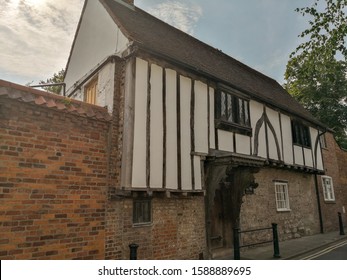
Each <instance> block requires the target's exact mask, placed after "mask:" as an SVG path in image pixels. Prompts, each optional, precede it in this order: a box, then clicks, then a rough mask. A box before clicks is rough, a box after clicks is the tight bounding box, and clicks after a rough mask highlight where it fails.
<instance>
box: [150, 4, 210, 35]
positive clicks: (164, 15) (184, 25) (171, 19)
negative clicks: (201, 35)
mask: <svg viewBox="0 0 347 280" xmlns="http://www.w3.org/2000/svg"><path fill="white" fill-rule="evenodd" d="M148 12H149V13H150V14H152V15H153V16H155V17H157V18H159V19H161V20H163V21H165V22H167V23H168V24H170V25H172V26H174V27H176V28H178V29H180V30H182V31H184V32H186V33H188V34H191V35H192V34H194V28H195V24H196V23H197V22H198V21H199V19H200V17H201V16H202V15H203V11H202V8H201V7H200V6H198V5H196V4H189V3H186V2H181V1H167V2H164V3H160V4H157V5H156V6H154V7H151V8H149V9H148Z"/></svg>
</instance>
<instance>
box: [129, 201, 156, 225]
mask: <svg viewBox="0 0 347 280" xmlns="http://www.w3.org/2000/svg"><path fill="white" fill-rule="evenodd" d="M151 212H152V209H151V201H150V200H135V201H134V204H133V223H134V224H147V223H151V221H152V218H151Z"/></svg>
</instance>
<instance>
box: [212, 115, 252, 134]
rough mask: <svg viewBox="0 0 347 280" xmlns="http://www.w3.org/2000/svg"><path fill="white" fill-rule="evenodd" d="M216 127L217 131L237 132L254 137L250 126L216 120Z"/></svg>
mask: <svg viewBox="0 0 347 280" xmlns="http://www.w3.org/2000/svg"><path fill="white" fill-rule="evenodd" d="M215 126H216V128H217V129H222V130H227V131H230V132H236V133H238V134H243V135H247V136H252V128H251V127H249V126H243V125H240V124H236V123H230V122H227V121H223V120H221V119H217V120H215Z"/></svg>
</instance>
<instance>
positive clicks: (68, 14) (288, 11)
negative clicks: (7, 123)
mask: <svg viewBox="0 0 347 280" xmlns="http://www.w3.org/2000/svg"><path fill="white" fill-rule="evenodd" d="M90 1H97V0H90ZM83 2H84V0H59V1H57V0H0V38H1V40H0V79H4V80H8V81H11V82H15V83H19V84H26V83H29V82H32V83H38V82H39V81H40V80H45V79H47V78H49V77H51V76H52V75H53V73H56V72H58V71H59V70H61V69H62V68H65V66H66V62H67V59H68V56H69V52H70V48H71V44H72V40H73V37H74V34H75V31H76V27H77V23H78V20H79V17H80V14H81V10H82V7H83ZM312 2H313V0H214V1H211V0H186V1H183V0H172V1H169V0H135V5H136V6H138V7H140V8H142V9H144V10H146V11H148V12H150V13H151V14H153V15H155V16H157V17H160V18H161V19H162V20H164V21H167V22H168V23H170V24H173V25H175V26H176V27H177V28H180V29H181V30H183V31H185V32H187V33H189V34H191V35H193V36H195V37H197V38H198V39H199V40H201V41H204V42H206V43H208V44H209V45H211V46H213V47H215V48H218V49H220V50H222V51H223V52H224V53H226V54H228V55H230V56H232V57H234V58H236V59H238V60H240V61H241V62H243V63H245V64H247V65H248V66H251V67H252V68H255V69H256V70H258V71H260V72H262V73H264V74H266V75H268V76H270V77H272V78H274V79H276V80H277V81H278V82H280V83H283V81H284V78H283V75H284V71H285V67H286V63H287V61H288V58H289V54H290V53H291V52H292V51H293V50H294V49H295V48H296V46H297V45H298V44H299V42H300V40H299V38H298V35H299V34H300V33H301V31H303V30H304V29H305V28H306V27H307V22H308V18H303V17H302V16H301V15H300V14H298V13H296V12H295V11H294V9H295V8H297V7H304V6H308V5H310V4H311V3H312Z"/></svg>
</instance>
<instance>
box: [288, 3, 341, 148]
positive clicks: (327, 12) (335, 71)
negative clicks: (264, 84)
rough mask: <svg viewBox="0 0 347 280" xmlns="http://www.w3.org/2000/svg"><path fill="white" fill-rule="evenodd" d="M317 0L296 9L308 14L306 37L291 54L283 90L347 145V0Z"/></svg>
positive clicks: (304, 35) (339, 140)
mask: <svg viewBox="0 0 347 280" xmlns="http://www.w3.org/2000/svg"><path fill="white" fill-rule="evenodd" d="M319 3H321V1H320V0H316V1H315V2H314V4H313V6H312V7H307V8H301V9H297V10H296V11H297V12H300V13H302V15H304V16H305V15H310V16H311V17H313V20H310V21H309V23H310V27H309V28H308V29H307V30H305V31H304V32H302V34H301V35H300V36H301V37H307V36H308V37H309V38H308V41H306V42H304V43H302V44H300V45H299V46H298V47H297V49H296V51H295V52H293V53H292V54H291V57H290V60H289V62H288V64H287V69H286V73H285V79H286V84H285V88H286V90H287V91H288V92H289V93H290V94H291V95H293V96H294V97H295V98H296V99H297V100H298V101H299V102H300V103H301V104H302V105H303V106H304V107H305V108H306V109H308V110H309V111H310V112H311V113H312V115H314V116H315V117H316V118H317V119H319V120H320V121H321V122H323V123H325V124H326V125H327V126H328V127H329V128H331V129H333V130H334V131H335V138H336V140H337V142H338V143H339V144H340V146H342V147H344V148H347V136H346V133H347V77H346V74H347V64H346V58H347V49H346V47H345V46H344V43H345V37H346V35H347V27H346V24H347V17H346V15H345V13H344V9H345V8H346V7H347V0H325V4H326V7H325V9H324V11H319V7H320V5H319Z"/></svg>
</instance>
